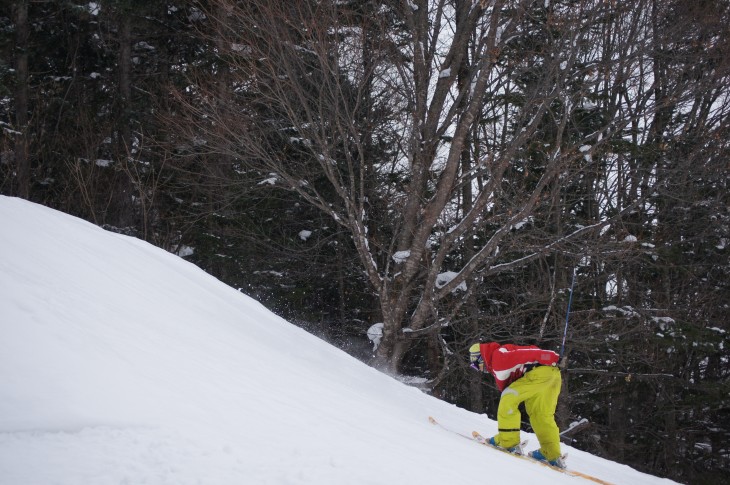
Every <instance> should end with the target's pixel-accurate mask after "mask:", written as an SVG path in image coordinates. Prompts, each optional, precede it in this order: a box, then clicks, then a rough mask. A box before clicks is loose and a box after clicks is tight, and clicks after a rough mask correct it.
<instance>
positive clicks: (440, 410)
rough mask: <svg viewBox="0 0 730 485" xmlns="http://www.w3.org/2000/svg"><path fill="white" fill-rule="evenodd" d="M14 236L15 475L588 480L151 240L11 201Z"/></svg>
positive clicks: (573, 454) (423, 484)
mask: <svg viewBox="0 0 730 485" xmlns="http://www.w3.org/2000/svg"><path fill="white" fill-rule="evenodd" d="M0 228H1V229H0V289H1V290H2V291H0V485H50V484H54V485H84V484H89V485H107V484H109V485H112V484H113V485H121V484H127V485H137V484H152V485H163V484H170V485H172V484H174V485H187V484H191V485H192V484H203V485H227V484H231V485H234V484H235V485H245V484H272V485H284V484H287V485H297V484H316V485H335V484H336V485H343V484H383V485H398V484H418V485H430V484H433V485H448V484H467V483H469V484H473V483H502V484H504V483H509V484H510V485H515V484H537V483H540V484H541V485H549V484H566V483H572V484H579V483H591V482H588V481H585V480H584V479H583V478H576V477H570V476H566V475H564V474H561V473H559V472H556V471H553V470H550V469H548V468H545V467H543V466H540V465H539V464H535V463H531V462H527V461H524V460H519V459H517V458H515V457H512V456H509V455H506V454H504V453H500V452H498V451H495V450H491V449H488V448H486V447H484V446H480V445H479V444H476V443H474V442H472V441H470V440H467V439H464V438H463V437H460V436H458V435H457V434H455V433H451V432H449V431H445V430H444V429H442V428H440V427H438V426H434V425H432V424H430V423H429V422H428V420H427V417H428V416H429V415H433V416H435V417H437V418H438V419H439V421H441V423H443V424H444V425H445V426H447V427H448V428H450V429H453V430H457V431H459V432H465V433H469V432H470V431H471V430H472V429H478V430H479V431H481V432H482V433H483V434H485V435H490V434H492V433H494V432H495V430H496V425H495V423H494V422H493V421H490V420H489V419H487V417H486V416H483V415H476V414H473V413H469V412H467V411H464V410H461V409H458V408H456V407H454V406H451V405H448V404H446V403H444V402H441V401H439V400H437V399H434V398H432V397H429V396H427V395H424V394H423V393H421V392H419V391H418V390H416V389H413V388H410V387H407V386H406V385H404V384H401V383H400V382H398V381H396V380H394V379H392V378H390V377H388V376H386V375H383V374H381V373H379V372H377V371H375V370H373V369H371V368H369V367H367V366H366V365H364V364H362V363H360V362H359V361H357V360H356V359H354V358H352V357H350V356H348V355H347V354H345V353H343V352H341V351H340V350H338V349H336V348H333V347H332V346H330V345H328V344H327V343H325V342H323V341H321V340H319V339H317V338H315V337H313V336H311V335H309V334H307V333H306V332H304V331H303V330H300V329H299V328H297V327H295V326H293V325H291V324H289V323H287V322H286V321H284V320H282V319H280V318H278V317H277V316H275V315H273V314H272V313H270V312H269V311H267V310H266V309H265V308H264V307H262V306H261V305H260V304H258V303H257V302H255V301H253V300H252V299H250V298H248V297H247V296H245V295H243V294H241V293H239V292H237V291H235V290H234V289H231V288H229V287H227V286H226V285H224V284H222V283H221V282H219V281H217V280H216V279H214V278H212V277H210V276H208V275H206V274H205V273H204V272H203V271H201V270H199V269H198V268H196V267H195V266H193V265H192V264H189V263H187V262H185V261H184V260H182V259H180V258H179V257H177V256H174V255H172V254H169V253H166V252H164V251H162V250H160V249H157V248H155V247H153V246H151V245H149V244H147V243H144V242H141V241H139V240H136V239H133V238H129V237H125V236H121V235H117V234H112V233H109V232H106V231H104V230H102V229H100V228H98V227H95V226H93V225H91V224H88V223H86V222H83V221H81V220H79V219H75V218H73V217H70V216H68V215H65V214H62V213H59V212H56V211H53V210H50V209H47V208H44V207H41V206H39V205H35V204H31V203H28V202H25V201H23V200H20V199H14V198H8V197H0ZM528 437H529V436H528ZM536 443H537V441H536V440H535V438H534V436H533V437H531V439H530V444H531V445H532V446H531V447H529V449H532V448H534V447H536ZM566 451H568V452H569V454H570V457H569V460H568V464H569V466H570V467H571V468H574V469H576V470H580V471H582V472H585V473H589V474H591V475H593V476H596V477H600V478H601V479H603V480H605V481H607V482H611V483H615V484H621V485H625V484H637V485H651V484H660V483H661V484H669V483H674V482H670V481H668V480H662V479H658V478H655V477H651V476H648V475H644V474H641V473H639V472H636V471H634V470H632V469H630V468H628V467H626V466H622V465H618V464H615V463H612V462H608V461H605V460H602V459H599V458H596V457H593V456H591V455H588V454H585V453H582V452H580V451H577V450H572V449H569V448H567V447H566Z"/></svg>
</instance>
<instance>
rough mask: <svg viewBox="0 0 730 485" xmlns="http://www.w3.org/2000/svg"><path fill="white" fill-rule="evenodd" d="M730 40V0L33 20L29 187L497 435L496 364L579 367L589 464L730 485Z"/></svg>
mask: <svg viewBox="0 0 730 485" xmlns="http://www.w3.org/2000/svg"><path fill="white" fill-rule="evenodd" d="M729 34H730V1H728V0H635V1H631V2H621V1H615V0H383V1H376V0H282V1H276V0H273V1H272V0H241V1H237V0H166V1H158V0H145V1H142V0H96V1H78V0H53V1H51V0H11V1H10V2H3V3H2V5H0V128H2V130H1V131H0V193H1V194H3V195H10V196H16V197H22V198H25V199H28V200H31V201H34V202H37V203H40V204H43V205H46V206H48V207H52V208H55V209H58V210H61V211H63V212H66V213H69V214H73V215H75V216H78V217H81V218H83V219H86V220H88V221H90V222H93V223H94V224H97V225H99V226H101V227H104V228H105V229H108V230H110V231H114V232H118V233H123V234H127V235H131V236H134V237H137V238H140V239H143V240H145V241H148V242H150V243H152V244H155V245H156V246H159V247H161V248H163V249H166V250H168V251H170V252H173V253H176V254H178V255H179V256H181V257H183V258H185V259H186V260H188V261H190V262H192V263H194V264H196V265H198V266H199V267H201V268H202V269H204V270H205V271H207V272H208V273H210V274H212V275H214V276H215V277H217V278H219V279H220V280H222V281H223V282H225V283H227V284H229V285H230V286H233V287H234V288H237V289H239V290H240V291H241V292H244V293H246V294H248V295H250V296H252V297H254V298H256V299H257V300H259V301H260V302H261V303H263V304H264V305H265V306H267V307H268V308H269V309H271V310H272V311H274V312H276V313H277V314H279V315H281V316H283V317H285V318H287V319H288V320H289V321H291V322H293V323H295V324H296V325H298V326H301V327H303V328H305V329H307V330H308V331H309V332H311V333H314V334H316V335H318V336H320V337H321V338H323V339H325V340H327V341H329V342H331V343H332V344H333V345H336V346H338V347H340V348H342V349H343V350H345V351H346V352H349V353H350V354H352V355H354V356H355V357H357V358H359V359H361V360H363V361H365V362H367V363H369V364H370V365H372V366H374V367H376V368H378V369H381V370H382V371H383V372H387V373H390V374H392V375H394V376H397V377H398V378H399V379H402V380H404V381H408V382H410V383H412V384H413V385H416V386H418V387H419V388H421V389H422V390H423V391H424V392H427V393H430V394H432V395H434V396H436V397H438V398H440V399H443V400H446V401H448V402H452V403H455V404H457V405H459V406H461V407H464V408H467V409H470V410H473V411H476V412H481V413H485V412H486V413H487V414H488V415H489V416H490V417H493V416H495V414H496V406H497V403H498V400H499V393H498V392H497V390H496V388H495V387H494V384H493V382H492V381H491V380H489V379H485V378H484V377H483V376H481V375H479V374H478V373H476V372H474V371H473V370H471V369H470V367H469V361H468V352H467V349H468V347H469V345H470V344H472V343H474V342H478V341H491V340H497V341H500V342H503V343H507V342H510V343H518V344H535V345H539V346H541V347H543V348H549V349H552V350H556V351H563V353H564V358H565V368H564V369H563V391H562V393H561V397H560V403H559V408H558V415H557V418H558V423H559V424H560V427H561V429H566V430H568V429H569V431H567V432H566V433H565V434H564V437H565V440H566V442H570V443H571V444H572V445H573V446H576V447H578V448H580V449H584V450H586V451H589V452H591V453H595V454H598V455H600V456H603V457H606V458H609V459H612V460H616V461H619V462H622V463H626V464H628V465H630V466H632V467H634V468H637V469H639V470H642V471H646V472H649V473H652V474H655V475H659V476H665V477H669V478H672V479H675V480H677V481H680V482H683V483H692V484H714V483H720V482H722V481H723V480H725V479H726V476H727V475H726V474H727V473H728V472H729V471H730V338H729V337H728V330H730V326H729V325H728V323H727V322H728V315H729V314H730V311H729V305H730V252H729V249H728V245H729V244H730V195H728V185H729V184H730V162H729V161H728V160H730V158H729V155H730V35H729ZM38 237H43V235H42V234H39V235H38ZM3 257H4V258H12V257H13V256H12V255H8V254H6V255H3ZM569 303H570V305H569ZM368 336H369V337H370V338H369V337H368ZM371 340H372V341H371ZM523 429H529V425H528V424H525V427H524V428H523ZM445 466H447V464H445Z"/></svg>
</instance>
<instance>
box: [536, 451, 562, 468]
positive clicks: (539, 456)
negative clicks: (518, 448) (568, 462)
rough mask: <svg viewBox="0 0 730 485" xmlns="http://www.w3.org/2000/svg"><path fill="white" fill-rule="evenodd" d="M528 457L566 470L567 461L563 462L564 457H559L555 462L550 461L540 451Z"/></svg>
mask: <svg viewBox="0 0 730 485" xmlns="http://www.w3.org/2000/svg"><path fill="white" fill-rule="evenodd" d="M527 456H529V457H530V458H532V459H534V460H537V461H542V462H545V463H547V464H548V465H550V466H554V467H555V468H565V460H563V457H562V456H559V457H558V458H557V459H555V460H548V459H547V458H545V455H543V454H542V452H541V451H540V450H535V451H531V452H529V453H528V454H527Z"/></svg>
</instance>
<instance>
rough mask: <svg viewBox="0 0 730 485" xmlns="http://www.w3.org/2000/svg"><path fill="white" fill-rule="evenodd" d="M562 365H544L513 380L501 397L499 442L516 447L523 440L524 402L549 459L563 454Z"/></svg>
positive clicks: (498, 415)
mask: <svg viewBox="0 0 730 485" xmlns="http://www.w3.org/2000/svg"><path fill="white" fill-rule="evenodd" d="M560 385H561V381H560V369H558V368H557V367H551V366H540V367H536V368H534V369H532V370H531V371H530V372H528V373H526V374H525V375H524V376H522V377H520V378H519V379H517V380H516V381H515V382H513V383H512V384H510V385H509V386H508V387H507V388H506V389H505V390H504V391H502V397H501V398H500V400H499V408H498V410H497V425H498V426H499V433H498V434H497V436H495V438H494V440H495V442H496V443H497V445H498V446H501V447H503V448H512V447H513V446H516V445H517V444H518V443H519V442H520V422H521V417H520V410H519V405H520V403H521V402H524V403H525V410H526V411H527V414H528V416H529V417H530V425H531V426H532V429H533V431H534V432H535V434H536V435H537V440H538V441H539V442H540V452H541V453H542V454H543V456H545V458H547V459H548V460H555V459H557V458H558V457H559V456H560V431H559V430H558V425H557V424H556V423H555V408H556V407H557V406H558V395H559V394H560Z"/></svg>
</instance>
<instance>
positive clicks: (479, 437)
mask: <svg viewBox="0 0 730 485" xmlns="http://www.w3.org/2000/svg"><path fill="white" fill-rule="evenodd" d="M428 421H429V422H430V423H431V424H433V425H436V426H438V427H440V428H441V429H443V430H445V431H448V432H450V433H453V434H456V435H458V436H461V437H462V438H466V439H468V440H471V441H475V442H477V443H479V444H480V445H483V446H488V447H489V448H491V449H493V450H497V451H500V452H502V453H506V454H508V455H510V456H514V457H516V458H519V459H521V460H527V461H529V462H530V463H536V464H538V465H541V466H544V467H546V468H549V469H551V470H555V471H556V472H560V473H563V474H565V475H568V476H571V477H580V478H584V479H586V480H590V481H592V482H595V483H599V484H601V485H614V484H613V483H611V482H607V481H605V480H601V479H600V478H596V477H594V476H592V475H589V474H587V473H583V472H579V471H576V470H570V469H568V468H559V467H556V466H552V465H551V464H549V463H547V462H544V461H539V460H536V459H534V458H531V457H530V456H528V455H521V454H518V453H514V452H511V451H509V450H507V449H505V448H500V447H498V446H494V445H491V444H490V443H489V442H488V441H487V439H486V438H484V436H482V435H481V434H480V433H479V432H478V431H472V433H471V436H469V435H467V434H463V433H460V432H458V431H454V430H452V429H449V428H447V427H446V426H444V425H442V424H441V423H439V422H438V421H437V420H436V419H435V418H434V417H433V416H429V417H428ZM526 444H527V441H523V442H522V443H520V446H524V445H526ZM564 456H567V455H564Z"/></svg>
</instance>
